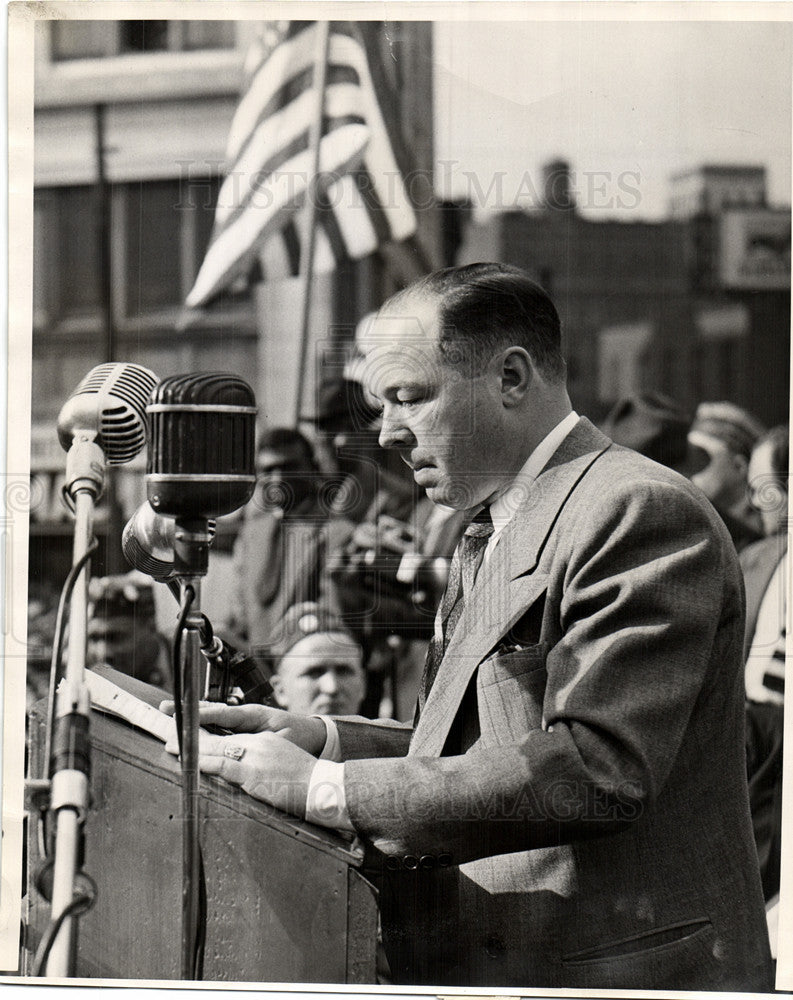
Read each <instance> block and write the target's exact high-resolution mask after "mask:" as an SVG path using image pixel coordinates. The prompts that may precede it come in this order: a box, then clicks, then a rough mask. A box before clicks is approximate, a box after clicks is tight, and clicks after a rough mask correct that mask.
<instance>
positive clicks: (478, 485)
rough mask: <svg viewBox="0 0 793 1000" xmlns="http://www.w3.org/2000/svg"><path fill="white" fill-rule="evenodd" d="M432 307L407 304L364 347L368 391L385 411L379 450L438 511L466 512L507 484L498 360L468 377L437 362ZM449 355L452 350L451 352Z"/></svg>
mask: <svg viewBox="0 0 793 1000" xmlns="http://www.w3.org/2000/svg"><path fill="white" fill-rule="evenodd" d="M437 312H438V308H437V303H436V302H435V301H434V300H433V299H430V298H418V297H417V298H416V299H414V300H412V301H411V300H408V301H407V302H406V303H405V304H404V306H403V315H400V316H392V317H389V316H382V317H379V318H378V319H377V321H376V322H375V323H374V324H373V326H372V328H371V331H370V334H369V339H368V340H367V341H366V343H365V350H366V358H365V378H366V387H367V389H368V391H369V392H370V394H371V396H372V397H373V399H374V400H375V401H376V402H377V403H378V404H379V405H381V406H382V414H383V415H382V429H381V432H380V445H381V447H383V448H395V449H397V450H398V451H399V454H400V456H401V458H402V460H403V461H404V462H405V464H406V465H407V466H408V467H409V468H410V469H411V470H412V471H413V478H414V479H415V481H416V482H417V483H418V485H419V486H423V487H424V489H425V490H426V493H427V496H428V497H429V498H430V500H432V501H434V502H435V503H440V504H445V505H446V506H449V507H453V508H455V509H457V510H464V509H466V508H468V507H472V506H474V505H475V504H477V503H481V502H482V501H484V500H487V499H488V498H489V497H490V496H492V495H493V493H494V492H496V490H497V489H498V488H499V487H501V486H502V485H504V484H505V483H507V482H509V481H510V480H511V479H512V477H513V476H514V474H515V472H516V471H517V469H510V468H507V465H508V464H509V463H508V462H506V460H505V457H504V451H503V443H504V441H505V440H506V437H507V435H506V433H505V428H504V425H503V411H502V407H501V400H500V394H499V387H500V381H499V377H498V376H499V371H500V367H499V366H500V360H501V358H500V355H499V354H498V353H497V354H496V356H495V357H494V358H493V359H491V361H490V362H489V363H487V364H485V365H483V366H482V368H481V370H479V371H473V370H472V368H471V366H470V365H469V364H467V363H465V362H464V361H463V359H462V357H459V358H458V359H456V361H455V360H453V359H452V358H451V357H450V356H449V357H447V358H442V357H441V354H440V350H439V347H438V337H439V333H440V330H439V322H438V316H437ZM452 350H453V348H452Z"/></svg>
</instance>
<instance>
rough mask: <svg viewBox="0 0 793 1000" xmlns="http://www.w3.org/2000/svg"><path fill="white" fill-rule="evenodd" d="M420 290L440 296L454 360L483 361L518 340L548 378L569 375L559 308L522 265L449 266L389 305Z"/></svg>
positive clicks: (448, 354)
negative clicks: (460, 354)
mask: <svg viewBox="0 0 793 1000" xmlns="http://www.w3.org/2000/svg"><path fill="white" fill-rule="evenodd" d="M421 295H430V296H435V297H436V298H437V299H438V302H439V321H440V326H441V332H440V351H441V356H442V357H443V358H445V359H446V361H448V362H449V363H454V362H456V361H459V360H465V361H466V362H468V363H469V364H471V365H472V366H474V367H475V366H480V365H482V364H485V363H486V362H487V361H489V360H490V358H491V357H492V356H493V354H494V353H495V351H497V350H498V349H499V348H500V347H504V346H507V345H509V344H514V345H516V346H518V347H523V348H525V350H526V351H527V352H528V354H529V357H530V358H531V360H532V362H533V363H534V365H535V366H536V367H537V369H538V371H539V372H540V374H541V375H542V376H543V378H545V379H547V381H549V382H555V383H558V382H563V381H564V379H565V374H566V366H565V362H564V358H563V356H562V351H561V336H562V335H561V323H560V321H559V314H558V313H557V311H556V307H555V306H554V304H553V302H552V301H551V298H550V296H549V295H548V293H547V292H546V291H545V290H544V289H543V288H541V287H540V285H538V284H537V283H536V282H535V281H532V279H531V278H530V277H529V275H528V274H527V273H526V272H525V271H523V270H522V269H521V268H519V267H513V266H512V265H510V264H494V263H481V264H467V265H465V266H464V267H446V268H443V269H442V270H440V271H434V272H433V273H432V274H428V275H427V276H426V277H424V278H420V279H419V280H418V281H417V282H415V283H414V284H412V285H410V286H409V287H408V288H405V289H404V290H403V291H401V292H397V294H396V295H394V296H392V298H391V299H389V301H388V303H386V306H387V307H388V308H391V307H393V306H398V305H403V304H404V303H405V302H406V301H408V300H409V299H412V298H414V297H416V296H421ZM384 308H385V307H384ZM382 311H383V310H381V312H382ZM452 345H453V346H454V347H455V348H456V350H455V351H452ZM460 350H462V354H463V358H462V359H461V358H460V357H459V352H460Z"/></svg>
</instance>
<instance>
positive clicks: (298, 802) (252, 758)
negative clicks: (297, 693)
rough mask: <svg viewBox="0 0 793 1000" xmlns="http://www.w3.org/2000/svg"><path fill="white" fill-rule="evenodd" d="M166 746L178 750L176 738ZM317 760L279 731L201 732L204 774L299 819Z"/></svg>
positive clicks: (304, 813)
mask: <svg viewBox="0 0 793 1000" xmlns="http://www.w3.org/2000/svg"><path fill="white" fill-rule="evenodd" d="M219 707H222V706H219ZM227 707H233V706H227ZM258 707H260V706H257V705H241V706H239V708H258ZM281 714H282V715H285V714H286V713H281ZM320 725H322V723H320ZM322 728H323V729H324V726H323V727H322ZM165 749H166V750H167V751H168V753H172V754H176V753H178V748H177V743H176V739H175V738H174V739H171V740H169V741H168V743H166V744H165ZM316 762H317V761H316V758H315V757H312V756H311V754H309V753H306V751H305V750H301V749H300V748H299V747H297V746H295V745H294V744H293V743H291V742H289V740H288V739H283V738H282V737H281V735H280V733H279V735H276V734H275V733H272V732H258V733H242V732H240V733H239V734H235V735H234V736H214V735H212V734H210V733H201V734H200V736H199V746H198V766H199V767H200V769H201V770H202V771H203V772H204V774H217V775H219V776H220V777H221V778H224V779H225V780H226V781H228V782H230V783H231V784H232V785H239V786H240V788H242V789H243V791H246V792H247V793H248V795H252V796H253V797H254V798H255V799H260V800H261V801H262V802H267V803H269V805H271V806H275V807H276V809H281V810H282V811H283V812H288V813H291V814H292V815H293V816H297V817H298V818H299V819H304V818H305V815H306V799H307V798H308V785H309V781H310V779H311V772H312V771H313V770H314V765H315V764H316Z"/></svg>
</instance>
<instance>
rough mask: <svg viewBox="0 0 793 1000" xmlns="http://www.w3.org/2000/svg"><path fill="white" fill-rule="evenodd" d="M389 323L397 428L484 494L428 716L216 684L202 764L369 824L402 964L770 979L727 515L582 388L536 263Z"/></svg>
mask: <svg viewBox="0 0 793 1000" xmlns="http://www.w3.org/2000/svg"><path fill="white" fill-rule="evenodd" d="M367 346H368V350H367V366H368V384H369V387H370V389H371V391H372V392H373V394H374V395H375V396H376V397H377V399H378V400H379V401H380V403H381V404H382V408H383V416H382V430H381V435H380V442H381V444H382V445H383V446H384V447H389V448H395V449H397V450H398V451H399V452H400V454H401V455H402V457H403V459H404V461H405V462H406V463H407V464H408V466H409V467H410V468H411V469H412V471H413V475H414V478H415V480H416V482H417V483H419V485H421V486H422V487H424V489H425V490H426V492H427V495H428V496H429V498H430V499H431V500H433V501H435V502H436V503H442V504H445V505H448V506H452V507H455V508H457V509H469V510H470V511H471V513H472V515H473V519H472V523H471V525H470V526H469V528H468V529H467V531H466V534H465V536H464V538H463V540H462V542H461V545H460V547H459V548H458V551H457V555H456V556H455V560H454V562H455V564H456V565H453V566H452V569H451V571H450V582H449V585H448V586H447V591H446V594H445V595H444V598H443V600H442V601H441V605H440V608H439V612H438V616H437V618H436V623H435V633H434V637H433V642H432V645H431V649H430V654H429V656H428V662H427V669H426V675H425V678H424V682H423V684H422V688H421V690H420V693H419V707H418V710H417V714H416V719H415V722H414V724H413V725H406V726H401V725H397V724H392V725H389V724H386V723H383V722H369V721H367V720H364V719H360V718H358V719H356V718H348V719H336V720H331V721H322V720H320V719H316V718H315V719H297V718H296V717H294V716H292V715H289V714H288V713H283V714H281V713H278V712H277V711H276V710H272V709H271V710H269V711H268V710H267V709H264V708H261V707H259V706H242V707H241V708H236V709H235V708H227V707H224V706H214V707H213V706H208V707H205V708H204V710H203V712H204V718H205V719H206V721H212V722H216V723H218V724H220V725H223V726H227V727H229V728H232V729H235V730H236V731H237V732H236V733H235V735H231V736H226V737H209V738H208V739H207V740H206V741H205V742H204V745H203V749H202V754H201V767H202V769H203V770H205V771H207V772H208V773H214V774H220V775H222V776H223V777H224V778H226V779H227V780H229V781H231V782H233V783H235V784H237V785H240V786H241V787H242V788H244V789H246V790H247V791H249V792H250V793H251V794H253V795H255V796H257V797H259V798H263V799H264V800H266V801H268V802H271V803H272V804H273V805H275V806H277V807H278V808H281V809H286V810H288V811H290V812H293V813H296V814H297V815H299V816H302V815H305V816H306V817H307V818H309V819H311V820H313V821H315V822H321V823H324V824H325V825H328V826H336V827H338V828H341V829H349V830H354V831H355V832H356V833H357V834H358V835H359V836H360V837H361V839H362V840H363V842H364V843H365V844H366V845H367V846H368V848H369V860H370V864H371V867H372V870H377V871H378V873H379V875H378V879H379V886H380V904H381V913H382V925H383V940H384V944H385V948H386V951H387V953H388V957H389V962H390V965H391V972H392V976H393V979H394V981H395V982H397V983H425V984H434V985H437V984H447V985H466V986H474V985H476V986H498V987H515V988H520V987H581V988H585V989H599V988H625V989H639V988H653V989H713V990H727V989H732V990H765V989H768V988H770V985H771V984H770V978H769V971H770V959H769V952H768V941H767V936H766V933H765V922H764V915H763V900H762V893H761V890H760V882H759V875H758V868H757V858H756V854H755V851H754V845H753V842H752V831H751V825H750V819H749V808H748V799H747V786H746V771H745V758H744V740H743V673H742V665H741V641H742V634H743V598H742V587H741V578H740V570H739V568H738V563H737V559H736V556H735V552H734V549H733V546H732V545H731V543H730V540H729V536H728V534H727V532H726V529H725V528H724V525H723V524H722V522H721V521H720V519H719V518H718V515H717V514H716V513H715V511H714V510H713V508H712V506H711V505H710V504H709V503H708V501H707V500H706V498H705V497H704V496H703V495H702V494H701V493H700V491H698V490H697V489H696V488H694V487H693V486H692V485H691V484H690V483H689V482H688V481H686V480H684V479H683V478H681V477H680V476H678V475H677V474H675V473H674V472H671V471H670V470H667V469H664V468H662V467H661V466H658V465H656V464H654V463H652V462H650V461H649V460H647V459H645V458H643V457H642V456H639V455H637V454H635V453H633V452H629V451H627V450H625V449H621V448H618V447H616V446H614V445H612V443H611V442H610V440H609V439H608V438H606V437H605V436H604V435H603V434H601V433H600V432H599V431H597V430H596V429H595V428H594V427H593V426H592V424H590V423H589V421H587V420H586V419H581V418H579V417H578V416H577V415H576V414H575V413H574V412H573V411H572V408H571V405H570V400H569V398H568V395H567V391H566V387H565V370H564V362H563V360H562V357H561V354H560V329H559V318H558V315H557V313H556V309H555V308H554V306H553V303H552V302H551V301H550V299H549V298H548V296H547V295H546V294H545V292H543V290H542V289H541V288H539V287H538V286H537V285H535V284H534V283H533V282H532V281H531V280H530V279H529V278H528V276H527V275H526V274H525V273H524V272H522V271H520V270H519V269H517V268H512V267H507V266H504V265H499V264H476V265H470V266H468V267H463V268H450V269H446V270H444V271H440V272H436V273H435V274H432V275H430V276H428V277H427V278H425V279H422V280H421V281H420V282H418V283H417V284H416V285H413V286H411V287H410V288H409V289H407V290H406V291H404V292H402V293H400V294H398V295H397V296H396V297H394V298H393V299H391V300H390V301H389V302H387V303H386V304H385V305H384V306H383V308H382V309H381V311H380V314H379V316H378V320H377V322H376V323H375V324H374V326H373V329H372V336H371V338H370V343H369V344H368V345H367ZM284 737H285V738H284ZM320 755H322V757H323V758H325V759H321V760H317V757H319V756H320Z"/></svg>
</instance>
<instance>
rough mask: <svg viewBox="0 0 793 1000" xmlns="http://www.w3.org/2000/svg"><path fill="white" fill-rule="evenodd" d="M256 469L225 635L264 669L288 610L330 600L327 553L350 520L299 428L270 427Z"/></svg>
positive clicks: (238, 544) (237, 544) (340, 539)
mask: <svg viewBox="0 0 793 1000" xmlns="http://www.w3.org/2000/svg"><path fill="white" fill-rule="evenodd" d="M256 472H257V486H256V492H255V493H254V496H253V498H252V499H251V501H250V503H249V504H248V506H247V507H246V508H245V513H244V519H243V525H242V528H241V530H240V533H239V535H238V536H237V540H236V542H235V544H234V555H233V574H234V584H235V592H234V594H233V595H232V598H231V609H230V615H229V618H228V619H227V621H226V623H225V627H224V629H223V632H225V634H226V636H227V638H228V640H229V641H230V642H231V644H232V645H234V646H236V647H247V648H249V649H250V650H251V652H252V653H253V654H254V656H256V657H257V658H259V659H263V660H264V661H265V662H264V663H263V665H265V666H266V665H267V664H266V651H267V649H268V648H269V647H270V646H272V645H273V644H275V643H277V642H279V641H280V639H281V636H282V630H283V624H284V615H285V612H286V611H287V609H288V608H290V607H292V606H293V605H294V604H300V603H302V602H303V601H317V600H320V598H322V599H324V600H327V601H329V602H331V603H332V595H331V585H330V583H329V581H328V578H327V576H326V573H325V568H326V564H327V559H328V554H329V553H330V552H332V551H334V550H335V549H336V548H337V547H339V546H341V545H342V544H343V543H344V542H345V541H346V539H347V538H348V537H349V534H350V532H351V530H352V525H351V524H350V523H349V522H348V521H347V520H346V519H344V518H342V517H338V516H336V517H332V516H331V514H330V510H329V501H328V498H327V497H325V496H324V495H323V493H322V489H321V486H322V482H323V478H322V474H321V471H320V468H319V464H318V462H317V460H316V458H315V456H314V452H313V449H312V447H311V445H310V443H309V442H308V440H307V439H306V438H305V437H304V436H303V435H302V434H301V433H300V432H299V431H297V430H294V429H292V428H287V427H274V428H270V429H268V430H266V431H265V432H264V433H263V435H262V437H261V440H260V442H259V448H258V451H257V455H256Z"/></svg>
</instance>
